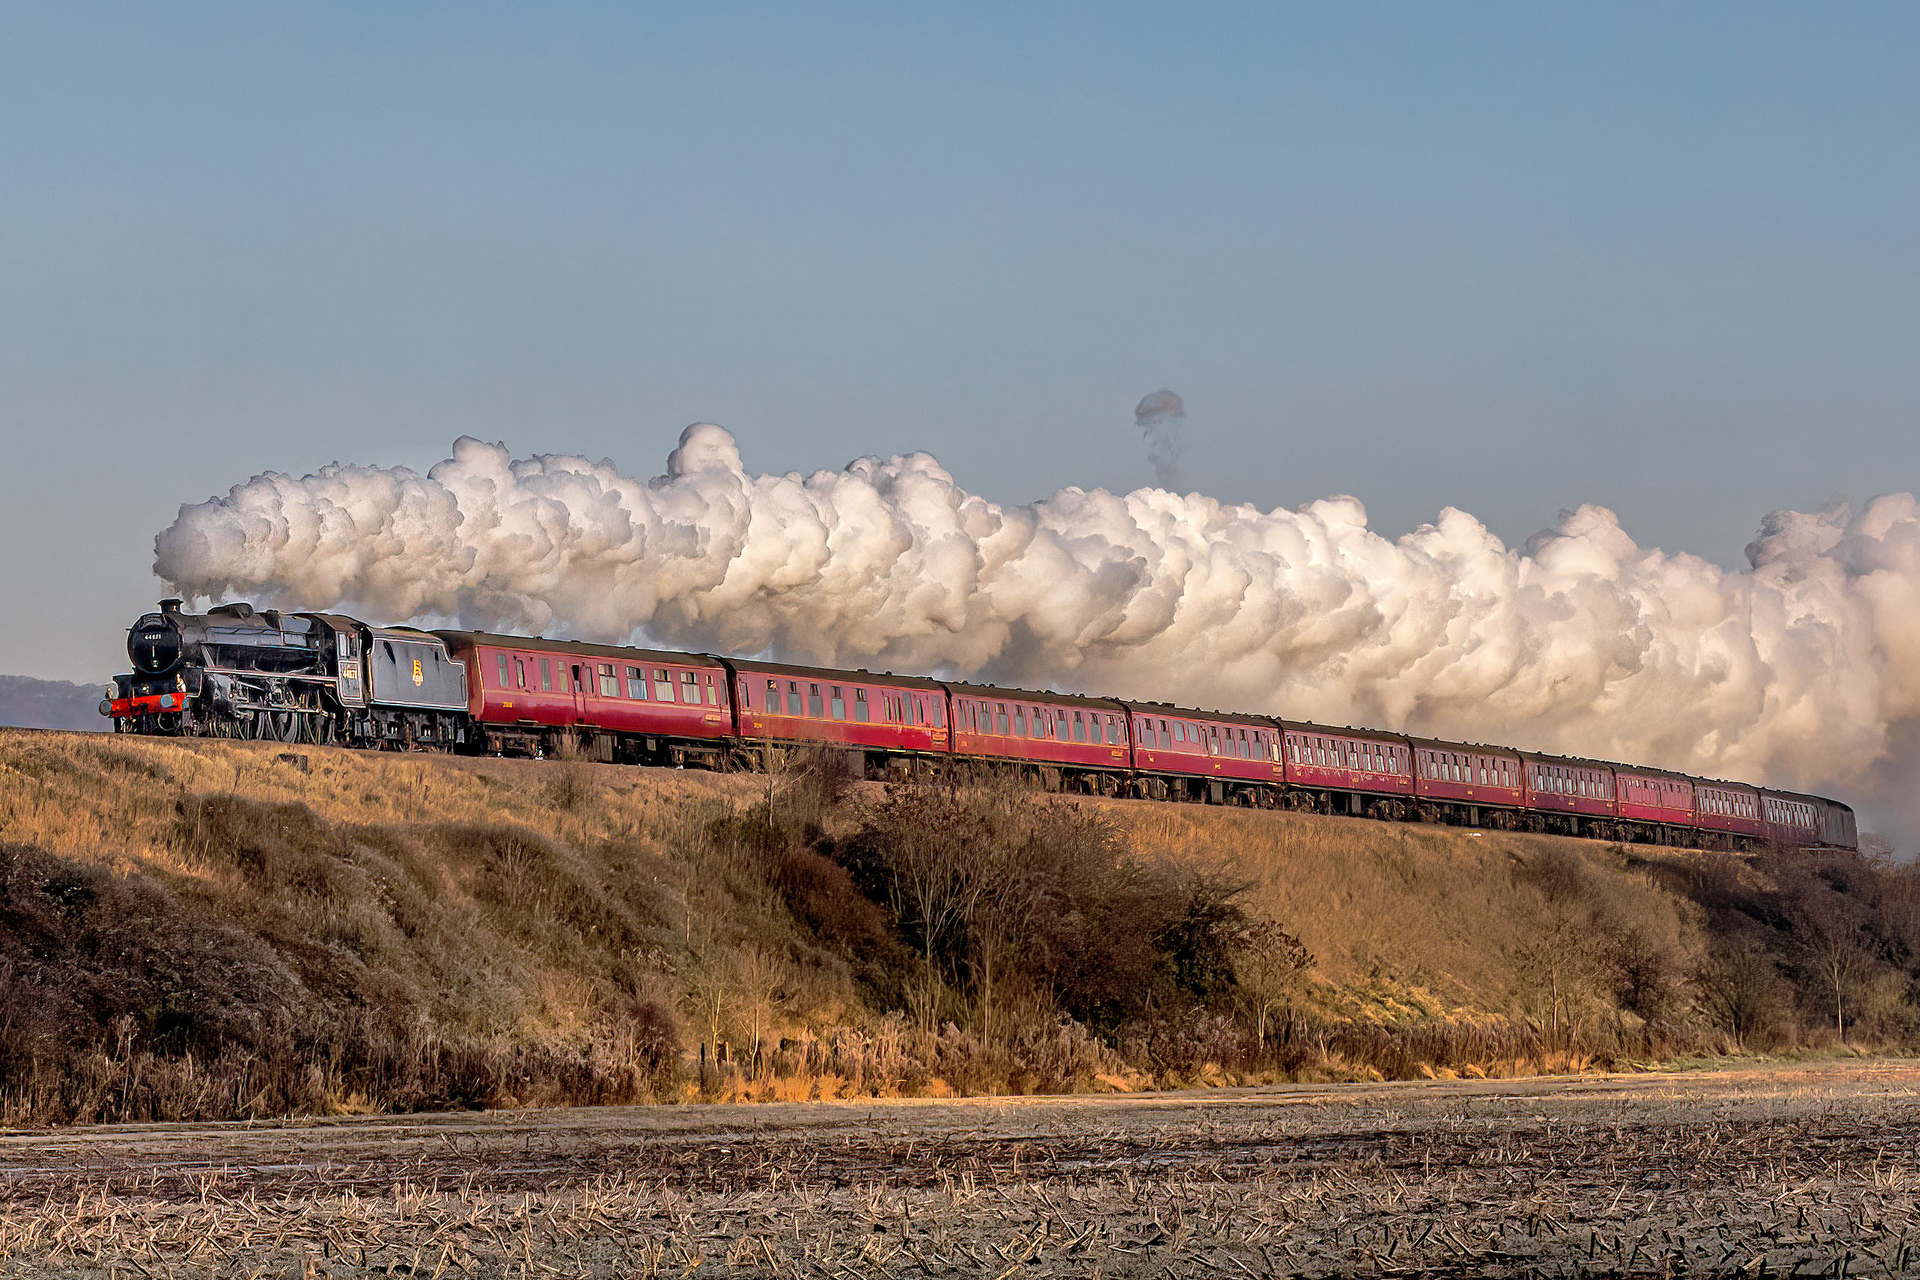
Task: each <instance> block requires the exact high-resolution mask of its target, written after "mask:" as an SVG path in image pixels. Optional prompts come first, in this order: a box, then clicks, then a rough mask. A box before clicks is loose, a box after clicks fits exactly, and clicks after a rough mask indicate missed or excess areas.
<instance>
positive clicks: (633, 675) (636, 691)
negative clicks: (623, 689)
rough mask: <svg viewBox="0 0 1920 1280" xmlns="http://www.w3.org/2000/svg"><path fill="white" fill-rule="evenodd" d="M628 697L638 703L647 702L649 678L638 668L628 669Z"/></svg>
mask: <svg viewBox="0 0 1920 1280" xmlns="http://www.w3.org/2000/svg"><path fill="white" fill-rule="evenodd" d="M627 696H628V697H629V698H632V699H633V700H634V701H636V702H645V701H646V700H647V678H646V677H645V676H643V675H641V674H640V668H638V667H628V668H627Z"/></svg>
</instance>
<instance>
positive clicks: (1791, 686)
mask: <svg viewBox="0 0 1920 1280" xmlns="http://www.w3.org/2000/svg"><path fill="white" fill-rule="evenodd" d="M1167 394H1170V393H1167ZM1151 398H1152V397H1149V399H1151ZM1748 555H1749V558H1750V560H1751V562H1752V567H1751V568H1750V569H1748V570H1743V571H1740V572H1730V571H1727V570H1723V569H1721V568H1718V567H1716V566H1714V565H1712V564H1709V563H1707V562H1706V561H1703V560H1700V559H1697V558H1695V557H1693V556H1689V555H1668V554H1666V553H1664V552H1661V551H1658V550H1651V549H1648V548H1644V547H1641V546H1638V545H1637V544H1635V542H1634V541H1633V539H1632V538H1630V537H1628V536H1627V534H1626V533H1625V532H1624V531H1623V530H1622V529H1621V528H1620V525H1619V523H1618V521H1617V520H1616V519H1615V517H1614V515H1613V514H1612V513H1611V512H1609V511H1606V510H1604V509H1602V508H1599V507H1582V508H1580V509H1579V510H1577V511H1573V512H1568V513H1564V514H1563V515H1562V516H1561V518H1560V521H1559V524H1558V526H1557V527H1556V528H1554V529H1552V530H1550V531H1548V532H1545V533H1542V534H1539V535H1537V536H1536V537H1535V538H1534V539H1532V540H1531V541H1530V542H1529V543H1528V544H1527V546H1526V547H1525V549H1524V550H1515V549H1511V548H1508V547H1507V546H1505V545H1503V544H1502V543H1501V542H1500V540H1499V539H1497V538H1495V537H1494V536H1493V535H1492V534H1490V533H1489V532H1488V531H1487V530H1486V528H1485V527H1483V526H1482V525H1481V524H1480V523H1479V522H1478V521H1477V520H1475V519H1474V518H1473V517H1472V516H1469V515H1467V514H1466V513H1465V512H1461V511H1456V510H1452V509H1449V510H1446V511H1443V512H1441V514H1440V516H1439V518H1438V519H1437V520H1436V521H1435V522H1434V523H1433V524H1430V525H1425V526H1422V527H1421V528H1419V529H1416V530H1415V531H1413V532H1412V533H1409V534H1407V535H1406V536H1404V537H1401V538H1398V539H1389V538H1385V537H1382V536H1381V535H1379V534H1377V533H1375V532H1373V531H1372V530H1370V529H1369V528H1368V527H1367V520H1366V512H1365V510H1364V509H1363V508H1362V506H1361V505H1360V503H1359V502H1358V501H1356V500H1354V499H1352V498H1345V497H1336V498H1329V499H1326V500H1324V501H1321V502H1314V503H1310V504H1308V505H1307V506H1304V507H1302V508H1300V509H1299V510H1297V511H1289V510H1276V511H1262V510H1259V509H1257V508H1254V507H1251V506H1228V505H1225V504H1222V503H1219V502H1216V501H1214V500H1212V499H1209V498H1205V497H1202V496H1199V495H1188V496H1184V497H1183V496H1179V495H1177V494H1174V493H1171V492H1167V491H1165V490H1164V489H1142V490H1139V491H1137V492H1134V493H1129V494H1111V493H1106V492H1103V491H1099V490H1095V491H1093V492H1085V491H1082V490H1079V489H1065V490H1062V491H1060V492H1058V493H1055V494H1053V495H1052V496H1051V497H1048V498H1046V499H1044V500H1042V501H1039V502H1036V503H1033V504H1031V505H1028V506H1016V507H1001V506H997V505H995V504H993V503H991V502H988V501H986V500H985V499H983V498H980V497H978V496H975V495H972V494H969V493H967V492H965V491H964V490H962V489H961V488H960V487H959V486H957V485H956V484H955V483H954V480H953V477H952V476H950V475H948V474H947V472H946V471H944V470H943V469H942V468H941V467H940V465H939V464H938V463H937V462H935V460H934V459H933V458H931V457H929V456H927V455H926V454H910V455H906V456H901V457H893V458H887V459H879V458H862V459H859V460H858V461H855V462H853V463H851V464H849V465H848V466H847V467H846V468H845V469H844V470H841V471H837V472H834V471H820V472H816V473H814V474H813V475H810V476H804V477H803V476H801V475H799V474H797V473H794V474H789V475H783V476H776V475H754V474H752V473H750V472H748V471H747V470H746V469H745V468H744V467H743V466H742V464H741V460H740V454H739V450H738V449H737V448H736V446H735V444H734V440H733V437H732V436H730V435H729V434H728V433H727V432H726V431H724V430H722V429H721V428H719V427H716V426H710V425H705V424H700V425H695V426H692V427H689V428H687V430H686V431H685V432H683V433H682V434H681V437H680V446H679V448H677V449H675V450H674V451H673V453H672V455H671V456H670V457H669V458H668V460H667V470H666V474H665V475H663V476H658V477H655V478H653V479H651V480H639V479H632V478H629V477H627V476H624V475H622V474H620V472H619V471H617V470H616V469H615V468H614V466H613V464H612V463H611V462H605V461H603V462H590V461H588V460H586V459H584V458H577V457H567V456H561V455H550V454H549V455H536V456H533V457H529V458H518V459H516V458H514V457H513V456H511V455H510V454H509V453H508V451H507V450H506V448H505V447H503V446H500V445H489V444H484V443H482V442H481V441H478V440H474V439H471V438H463V439H461V440H459V441H457V442H456V443H455V445H454V449H453V456H452V457H451V458H448V459H447V460H445V461H444V462H441V463H440V464H438V465H437V466H435V467H433V468H432V469H431V470H430V471H429V472H428V473H427V474H426V475H424V476H423V475H420V474H418V473H416V472H413V471H410V470H408V469H406V468H402V467H394V468H381V467H365V466H342V465H334V466H330V467H326V468H324V469H322V470H321V471H320V472H319V473H318V474H316V475H311V476H306V477H304V478H300V479H295V478H293V477H291V476H287V475H281V474H278V473H268V474H266V475H261V476H256V477H255V478H254V479H252V480H249V481H247V482H246V483H245V484H241V485H237V486H235V487H234V488H233V489H232V490H231V491H230V492H229V493H228V494H227V495H226V496H225V497H221V498H214V499H212V500H210V501H207V502H203V503H199V504H197V505H192V506H185V507H182V508H181V510H180V514H179V517H178V519H176V520H175V521H174V523H173V525H172V526H171V527H169V528H168V529H167V530H166V531H165V532H163V533H161V534H160V535H159V537H158V538H156V539H155V565H154V568H155V572H156V573H157V574H158V575H159V576H160V577H161V578H163V579H165V580H166V581H167V582H169V583H171V584H172V585H173V587H174V589H175V590H176V591H177V592H178V593H179V594H181V595H183V596H187V597H189V598H195V599H211V598H235V597H246V598H251V599H254V600H255V601H256V602H259V603H267V602H272V603H277V604H279V605H281V606H282V607H289V608H307V609H327V608H341V609H346V610H348V611H350V612H354V613H357V614H360V615H362V616H366V617H370V618H375V619H382V620H395V621H398V620H401V619H408V618H411V619H420V620H434V619H440V620H457V621H458V622H459V623H461V624H462V625H464V626H470V627H480V628H485V629H489V630H498V631H524V632H536V633H538V632H545V633H548V634H565V635H570V636H574V637H579V638H589V639H595V640H602V641H621V640H625V639H628V638H643V639H646V640H648V641H650V642H653V643H659V644H666V645H672V646H679V647H688V648H696V649H711V650H715V651H719V652H723V653H739V654H760V653H768V654H774V655H778V656H781V657H785V658H790V659H794V660H799V661H808V662H818V663H825V664H833V665H844V666H863V667H868V668H872V669H876V670H878V669H882V668H887V669H892V670H897V671H937V672H945V673H951V674H955V675H962V676H977V677H981V678H986V679H992V680H999V681H1004V682H1009V683H1024V684H1030V685H1041V686H1053V687H1056V688H1061V689H1069V690H1078V691H1085V692H1091V693H1113V694H1122V695H1128V696H1135V697H1148V698H1164V699H1172V700H1178V701H1182V702H1188V703H1195V704H1199V705H1201V706H1209V707H1232V708H1245V709H1248V710H1256V709H1257V710H1265V711H1268V712H1274V713H1283V714H1286V715H1289V716H1295V717H1300V718H1311V719H1317V720H1324V721H1331V722H1334V723H1337V724H1349V723H1352V724H1371V725H1377V726H1380V727H1387V728H1395V729H1401V730H1407V731H1412V732H1419V733H1431V734H1436V735H1443V736H1464V737H1469V738H1472V739H1474V740H1479V741H1499V742H1505V743H1511V744H1514V745H1518V746H1524V747H1533V748H1537V749H1543V750H1556V751H1564V752H1568V753H1574V754H1583V755H1597V756H1607V757H1613V758H1617V759H1625V760H1631V761H1638V762H1646V763H1656V764H1664V765H1667V766H1670V767H1674V768H1682V769H1687V770H1690V771H1694V772H1699V773H1705V774H1709V775H1717V776H1732V777H1737V778H1747V779H1751V780H1755V781H1766V782H1769V783H1771V784H1773V785H1781V786H1799V787H1806V788H1823V787H1824V788H1838V789H1839V790H1840V792H1841V794H1843V795H1846V794H1851V795H1855V796H1860V795H1862V794H1863V792H1865V791H1876V792H1879V793H1881V794H1882V795H1884V796H1887V797H1888V798H1889V799H1894V798H1898V799H1901V800H1902V801H1904V800H1905V799H1906V797H1908V796H1910V795H1911V793H1912V789H1913V787H1912V779H1911V777H1909V776H1905V775H1906V771H1907V770H1908V769H1909V765H1908V759H1909V757H1908V754H1907V752H1906V748H1908V747H1910V746H1911V745H1912V744H1913V743H1914V742H1915V741H1916V738H1920V734H1917V733H1916V728H1915V726H1916V725H1920V507H1917V505H1916V502H1915V499H1914V498H1912V497H1910V496H1907V495H1898V496H1891V497H1883V498H1878V499H1876V500H1874V501H1873V502H1872V503H1870V504H1868V505H1867V506H1866V507H1865V508H1864V509H1862V510H1859V511H1852V510H1849V509H1847V508H1844V507H1836V508H1833V509H1829V510H1826V511H1821V512H1818V513H1814V514H1803V513H1798V512H1776V513H1774V514H1773V515H1770V516H1768V517H1767V518H1766V519H1765V521H1764V523H1763V525H1762V529H1761V534H1760V537H1759V539H1758V540H1757V541H1755V542H1754V543H1753V545H1752V546H1751V547H1750V548H1748Z"/></svg>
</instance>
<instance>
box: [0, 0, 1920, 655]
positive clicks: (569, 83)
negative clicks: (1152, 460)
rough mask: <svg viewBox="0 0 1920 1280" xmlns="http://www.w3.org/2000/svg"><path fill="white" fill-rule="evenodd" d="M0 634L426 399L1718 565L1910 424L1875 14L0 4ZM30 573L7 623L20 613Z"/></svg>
mask: <svg viewBox="0 0 1920 1280" xmlns="http://www.w3.org/2000/svg"><path fill="white" fill-rule="evenodd" d="M0 23H4V33H5V38H4V39H0V175H4V177H0V442H4V446H5V460H6V461H5V466H4V469H3V470H0V537H4V538H5V539H6V542H7V545H8V546H9V547H10V548H12V549H13V551H12V554H10V555H8V556H7V557H5V559H4V565H5V567H4V568H3V569H0V586H4V587H5V589H6V592H7V596H8V597H9V599H10V601H11V602H12V603H13V607H11V608H9V609H7V610H5V611H3V612H0V671H9V672H16V673H21V674H30V675H39V676H48V677H61V678H71V679H88V680H91V679H96V678H98V677H101V676H104V675H106V674H108V673H109V672H110V671H112V670H115V669H118V667H119V665H120V664H121V661H122V657H123V655H122V651H121V644H122V639H123V636H122V632H123V629H124V627H125V625H126V623H127V622H128V621H129V620H130V619H131V618H132V617H133V616H134V615H135V614H137V613H138V612H140V611H141V610H142V609H143V608H144V607H146V606H147V605H148V604H149V602H150V600H151V599H152V598H153V597H154V595H155V594H156V591H157V585H156V584H155V583H154V581H153V579H152V578H151V575H150V573H149V566H150V563H151V555H152V546H151V540H152V536H153V534H154V533H155V532H156V531H157V530H159V529H160V528H161V527H163V526H164V525H166V524H167V523H168V522H169V521H170V520H171V518H172V516H173V513H174V511H175V509H176V508H177V507H178V505H179V504H180V503H182V502H191V501H198V500H200V499H202V498H205V497H207V496H208V495H210V494H212V493H215V492H221V491H224V490H225V489H226V487H227V486H228V485H230V484H232V483H234V482H236V481H239V480H242V479H245V478H246V477H247V476H249V475H252V474H253V473H255V472H257V471H260V470H264V469H269V468H272V469H280V470H288V471H294V472H300V471H304V470H308V469H311V468H313V467H316V466H318V465H321V464H323V463H326V462H328V461H331V460H334V459H342V460H355V461H369V462H381V463H394V462H402V463H408V464H410V465H415V466H421V467H424V466H426V465H429V464H431V463H432V462H434V461H435V460H437V459H438V458H440V457H442V456H443V455H444V453H445V451H446V449H447V447H448V445H449V444H450V443H451V441H452V440H453V438H454V437H455V436H456V435H458V434H461V433H463V432H464V433H471V434H475V435H479V436H483V437H485V438H488V439H504V440H506V441H507V442H508V443H509V444H510V445H511V446H512V447H513V448H514V449H515V450H516V451H519V452H522V453H526V452H536V451H538V452H548V451H551V452H578V453H585V454H588V455H591V456H596V457H597V456H611V457H612V458H614V459H615V460H616V461H617V462H619V463H620V464H621V465H622V466H623V468H624V469H626V470H628V471H629V472H637V473H642V474H651V473H652V472H654V471H656V470H658V469H659V467H660V465H661V463H662V460H663V459H664V457H665V454H666V451H667V450H668V449H669V448H670V447H671V445H672V442H673V439H674V437H675V435H676V434H677V432H678V431H679V429H680V428H681V427H682V426H683V425H685V424H686V423H688V422H690V421H694V420H701V419H704V420H710V421H716V422H719V423H722V424H723V425H725V426H727V427H728V428H729V429H730V430H732V431H733V432H734V433H735V434H736V435H737V436H738V437H739V439H740V442H741V446H742V449H743V451H744V452H745V454H746V457H747V460H748V463H749V465H751V466H754V467H756V468H758V469H765V470H786V469H790V468H797V469H803V470H810V469H813V468H816V467H834V466H839V465H840V464H842V463H844V462H845V461H847V460H848V459H849V458H851V457H853V456H855V455H858V454H861V453H891V452H899V451H905V450H910V449H927V450H930V451H932V452H933V453H935V454H936V455H938V456H939V457H940V458H941V459H942V460H943V461H944V462H945V463H946V464H947V466H948V467H949V468H950V469H951V470H953V471H954V473H955V474H956V476H957V477H958V478H959V479H960V481H961V482H962V483H963V484H965V485H966V486H968V487H969V488H972V489H974V490H976V491H979V492H983V493H985V494H987V495H989V496H991V497H993V498H996V499H999V500H1003V501H1021V500H1026V499H1030V498H1034V497H1038V496H1040V495H1042V494H1044V493H1046V492H1048V491H1050V490H1052V489H1054V488H1056V487H1059V486H1062V485H1069V484H1078V485H1082V486H1087V487H1092V486H1104V487H1108V488H1122V489H1124V488H1131V487H1134V486H1137V485H1140V484H1144V483H1148V482H1150V481H1151V479H1152V474H1153V473H1152V469H1151V467H1150V466H1149V464H1148V462H1147V458H1146V453H1145V450H1144V448H1143V447H1142V446H1141V444H1140V442H1139V439H1138V435H1137V432H1135V430H1134V429H1133V426H1132V419H1131V411H1132V407H1133V405H1134V403H1135V401H1136V400H1138V399H1139V397H1140V396H1142V395H1143V394H1145V393H1146V392H1149V391H1152V390H1154V389H1155V388H1158V387H1161V386H1168V387H1172V388H1174V389H1175V390H1177V391H1178V392H1180V394H1181V395H1183V396H1184V397H1185V398H1186V401H1187V405H1188V410H1189V415H1190V419H1189V420H1190V442H1189V446H1188V448H1187V451H1186V454H1185V456H1184V458H1183V467H1182V477H1181V478H1182V481H1183V485H1184V486H1186V487H1192V488H1197V489H1200V490H1203V491H1205V492H1208V493H1212V494H1215V495H1217V496H1220V497H1223V498H1228V499H1233V500H1244V501H1251V502H1255V503H1257V504H1259V505H1261V506H1293V505H1297V504H1299V503H1302V502H1306V501H1309V500H1312V499H1314V498H1318V497H1321V496H1323V495H1325V494H1328V493H1334V492H1346V493H1353V494H1355V495H1357V496H1359V497H1360V498H1361V499H1362V500H1364V501H1365V502H1366V503H1367V506H1368V508H1369V510H1370V512H1371V514H1372V517H1373V522H1374V524H1375V526H1376V527H1378V528H1381V529H1383V530H1385V531H1388V532H1397V531H1400V530H1404V529H1406V528H1410V527H1412V526H1414V525H1417V524H1419V523H1420V522H1422V521H1424V520H1427V519H1430V518H1431V517H1432V516H1433V515H1434V514H1435V513H1436V512H1438V511H1439V510H1440V508H1442V507H1444V506H1449V505H1452V506H1459V507H1463V508H1465V509H1466V510H1469V511H1471V512H1473V513H1474V514H1476V515H1478V516H1480V517H1481V518H1482V519H1483V520H1485V521H1486V522H1487V523H1488V524H1489V525H1490V526H1491V527H1492V528H1493V529H1494V530H1495V531H1496V532H1498V533H1499V534H1501V535H1502V536H1503V537H1506V538H1508V539H1509V540H1511V541H1515V542H1518V541H1520V540H1523V539H1524V538H1525V537H1527V535H1529V534H1530V533H1531V532H1533V531H1534V530H1535V529H1538V528H1540V527H1542V526H1544V525H1546V524H1549V523H1550V522H1551V521H1552V520H1553V518H1554V516H1555V514H1556V513H1557V512H1558V511H1559V510H1560V509H1561V508H1562V507H1565V506H1570V505H1574V504H1577V503H1580V502H1597V503H1601V504H1603V505H1606V506H1610V507H1613V508H1615V509H1616V510H1618V511H1619V512H1620V513H1621V514H1622V517H1623V520H1624V522H1625V524H1626V526H1627V528H1628V529H1629V530H1630V531H1631V532H1633V533H1634V534H1635V536H1636V537H1638V538H1639V539H1640V540H1641V541H1642V542H1643V543H1647V544H1658V545H1662V546H1665V547H1668V548H1670V549H1678V550H1691V551H1695V552H1698V553H1699V554H1702V555H1704V556H1706V557H1708V558H1710V559H1713V560H1716V561H1718V562H1721V563H1726V564H1733V563H1738V562H1739V560H1740V557H1741V549H1742V547H1743V546H1744V544H1745V543H1746V541H1747V540H1748V539H1749V538H1751V537H1752V536H1753V533H1754V531H1755V528H1756V526H1757V522H1758V520H1759V518H1760V516H1761V515H1762V514H1763V513H1764V512H1766V511H1767V510H1770V509H1772V508H1774V507H1779V506H1796V507H1801V508H1808V507H1817V506H1819V505H1821V504H1823V503H1824V502H1826V501H1827V500H1828V499H1829V498H1830V497H1832V496H1835V495H1843V496H1847V497H1851V498H1854V499H1856V500H1859V499H1864V498H1866V497H1869V496H1871V495H1873V494H1875V493H1879V492H1883V491H1887V490H1909V489H1911V488H1912V487H1913V486H1914V484H1915V482H1916V481H1915V475H1916V470H1917V469H1920V444H1916V438H1917V437H1920V433H1917V432H1916V431H1915V426H1916V410H1920V360H1916V359H1915V351H1916V346H1917V343H1916V339H1920V216H1917V215H1920V158H1917V156H1920V148H1916V147H1915V145H1914V138H1915V137H1916V136H1920V128H1917V126H1920V109H1917V108H1920V82H1917V80H1916V77H1914V76H1913V75H1912V73H1911V58H1912V51H1913V50H1914V49H1915V48H1916V47H1920V39H1916V37H1920V9H1916V8H1914V7H1913V6H1905V5H1901V6H1896V5H1869V4H1849V5H1829V6H1813V5H1802V6H1791V7H1789V6H1769V5H1763V4H1752V3H1743V4H1725V5H1718V4H1696V5H1686V6H1674V5H1631V4H1614V5H1605V6H1601V5H1586V6H1576V5H1543V4H1514V5H1498V4H1460V5H1447V6H1439V5H1434V6H1413V5H1367V4H1347V3H1342V4H1323V5H1280V4H1275V5H1248V6H1233V5H1218V6H1212V7H1200V6H1174V5H1128V4H1099V5H1091V4H1090V5H1070V4H1041V5H1034V4H1022V5H1005V6H992V5H983V4H969V5H964V6H960V5H955V6H933V5H904V6H903V5H889V6H882V5H873V6H852V5H812V6H792V5H766V6H749V5H726V4H706V5H698V6H694V5H688V6H683V7H676V8H666V7H652V6H640V5H604V6H601V5H584V4H579V5H563V6H531V5H526V6H504V5H492V6H488V5H459V6H455V5H443V6H434V5H424V4H423V5H410V6H404V7H401V6H373V5H351V4H343V5H335V6H324V7H321V6H314V7H295V6H257V5H237V4H236V5H231V6H217V5H182V6H135V5H123V6H117V5H104V4H103V5H88V4H81V5H61V6H50V5H27V4H6V5H0ZM37 606H46V607H48V608H49V609H51V610H52V615H51V616H53V617H56V618H58V619H59V625H58V627H57V629H56V632H55V638H54V639H53V640H51V641H49V638H48V632H47V629H46V625H45V623H46V619H47V618H48V616H49V614H48V613H47V612H43V611H42V610H41V609H40V608H39V607H37Z"/></svg>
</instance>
